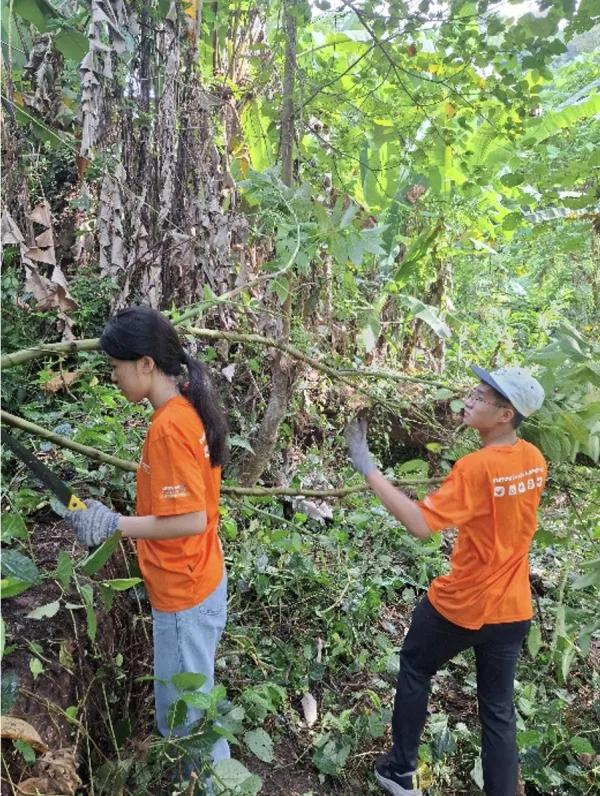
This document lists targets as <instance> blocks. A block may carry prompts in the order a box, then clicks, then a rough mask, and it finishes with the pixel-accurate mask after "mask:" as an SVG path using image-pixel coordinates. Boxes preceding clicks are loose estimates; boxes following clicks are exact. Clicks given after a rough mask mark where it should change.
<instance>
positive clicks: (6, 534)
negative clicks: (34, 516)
mask: <svg viewBox="0 0 600 796" xmlns="http://www.w3.org/2000/svg"><path fill="white" fill-rule="evenodd" d="M11 539H27V526H26V525H25V521H24V520H23V518H22V517H21V515H20V514H3V515H2V542H3V543H6V542H10V540H11Z"/></svg>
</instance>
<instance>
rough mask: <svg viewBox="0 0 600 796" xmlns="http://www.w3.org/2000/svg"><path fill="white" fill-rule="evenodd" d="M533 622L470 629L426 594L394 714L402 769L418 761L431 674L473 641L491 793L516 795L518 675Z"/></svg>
mask: <svg viewBox="0 0 600 796" xmlns="http://www.w3.org/2000/svg"><path fill="white" fill-rule="evenodd" d="M529 625H530V622H529V620H527V621H523V622H507V623H505V624H499V625H483V627H482V628H480V629H479V630H468V629H467V628H464V627H460V626H459V625H455V624H453V623H452V622H449V621H448V620H447V619H444V617H443V616H442V615H441V614H440V613H439V612H438V611H436V610H435V608H434V607H433V606H432V605H431V603H430V602H429V600H428V599H427V597H424V598H423V600H421V602H420V603H419V604H418V606H417V607H416V609H415V612H414V614H413V618H412V622H411V625H410V629H409V631H408V635H407V636H406V640H405V642H404V646H403V648H402V652H401V653H400V674H399V676H398V686H397V689H396V699H395V703H394V715H393V719H392V729H393V738H394V746H393V749H392V752H391V754H390V758H391V760H392V761H393V762H394V765H395V766H397V768H398V772H399V773H405V772H409V771H414V770H415V769H416V767H417V751H418V747H419V739H420V737H421V733H422V732H423V726H424V724H425V719H426V717H427V701H428V698H429V684H430V681H431V678H432V677H433V675H434V674H435V673H436V672H437V670H438V669H440V668H441V667H442V666H443V665H444V664H445V663H447V662H448V661H449V660H450V659H451V658H453V657H454V656H455V655H458V653H459V652H462V651H463V650H466V649H468V648H469V647H473V648H474V650H475V658H476V661H477V700H478V703H479V719H480V721H481V761H482V764H483V780H484V790H485V793H486V796H515V792H516V789H517V774H518V760H517V743H516V723H515V709H514V704H513V694H514V679H515V669H516V666H517V658H518V657H519V652H520V650H521V647H522V645H523V639H524V638H525V636H526V635H527V631H528V629H529Z"/></svg>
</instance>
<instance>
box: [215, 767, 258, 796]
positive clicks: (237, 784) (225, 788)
mask: <svg viewBox="0 0 600 796" xmlns="http://www.w3.org/2000/svg"><path fill="white" fill-rule="evenodd" d="M213 785H214V790H215V796H226V795H227V796H233V794H235V796H256V794H257V793H258V792H259V791H260V789H261V787H262V780H261V778H260V777H258V776H257V775H256V774H251V773H250V771H248V769H247V768H246V766H244V765H243V764H242V763H240V762H239V760H234V759H233V758H230V759H229V760H219V761H218V763H216V764H215V766H214V767H213Z"/></svg>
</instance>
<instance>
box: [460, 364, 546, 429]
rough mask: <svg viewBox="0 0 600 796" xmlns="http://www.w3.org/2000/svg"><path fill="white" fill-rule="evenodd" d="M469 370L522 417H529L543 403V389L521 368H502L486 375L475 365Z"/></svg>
mask: <svg viewBox="0 0 600 796" xmlns="http://www.w3.org/2000/svg"><path fill="white" fill-rule="evenodd" d="M471 370H472V371H473V373H474V374H475V375H476V376H478V377H479V378H480V379H481V381H483V382H485V383H486V384H489V385H490V387H493V388H494V390H496V391H497V392H499V393H500V395H502V396H503V397H504V398H506V400H507V401H510V402H511V404H512V405H513V406H514V408H515V409H516V410H517V412H518V413H519V414H520V415H523V417H529V415H531V414H533V413H534V412H535V411H537V410H538V409H539V408H540V406H541V405H542V404H543V403H544V397H545V395H544V388H543V387H542V385H541V384H540V383H539V381H537V380H536V379H534V378H533V376H532V375H531V374H530V373H528V372H527V371H526V370H523V368H502V369H501V370H494V371H492V372H491V373H488V371H487V370H484V369H483V368H479V367H477V365H471Z"/></svg>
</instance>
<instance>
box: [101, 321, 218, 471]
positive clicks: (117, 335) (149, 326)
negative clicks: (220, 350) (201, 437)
mask: <svg viewBox="0 0 600 796" xmlns="http://www.w3.org/2000/svg"><path fill="white" fill-rule="evenodd" d="M100 345H101V346H102V350H103V351H105V353H106V354H108V356H109V357H113V359H124V360H129V361H132V360H136V359H141V358H142V357H152V359H153V360H154V362H155V364H156V367H157V368H158V369H159V370H161V371H162V372H163V373H165V374H166V375H167V376H180V375H181V366H182V365H183V364H185V365H187V368H188V373H189V386H188V387H187V389H186V390H185V395H186V397H187V398H188V399H189V400H190V402H191V404H192V405H193V407H194V409H195V410H196V412H198V414H199V415H200V419H201V420H202V424H203V425H204V430H205V431H206V439H207V442H208V451H209V454H210V463H211V465H212V466H213V467H217V466H219V467H222V466H223V465H224V464H225V463H226V462H227V458H228V456H227V454H228V451H227V434H228V430H229V429H228V426H227V420H226V418H225V415H224V413H223V411H222V409H221V408H220V406H219V404H218V402H217V399H216V396H215V393H214V390H213V386H212V383H211V380H210V376H209V375H208V371H207V369H206V367H205V366H204V365H203V364H202V362H199V361H198V360H197V359H194V358H193V357H192V356H190V355H189V354H188V353H187V351H184V349H183V346H182V345H181V341H180V340H179V337H178V336H177V332H176V331H175V328H174V327H173V325H172V324H171V323H170V321H168V320H167V319H166V318H165V316H164V315H161V314H160V312H158V311H157V310H153V309H151V308H150V307H130V308H129V309H127V310H123V311H122V312H119V313H117V314H116V315H114V316H113V317H112V318H111V319H110V320H109V321H108V323H107V324H106V326H105V327H104V329H103V331H102V336H101V338H100Z"/></svg>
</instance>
